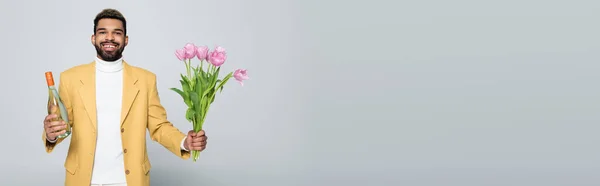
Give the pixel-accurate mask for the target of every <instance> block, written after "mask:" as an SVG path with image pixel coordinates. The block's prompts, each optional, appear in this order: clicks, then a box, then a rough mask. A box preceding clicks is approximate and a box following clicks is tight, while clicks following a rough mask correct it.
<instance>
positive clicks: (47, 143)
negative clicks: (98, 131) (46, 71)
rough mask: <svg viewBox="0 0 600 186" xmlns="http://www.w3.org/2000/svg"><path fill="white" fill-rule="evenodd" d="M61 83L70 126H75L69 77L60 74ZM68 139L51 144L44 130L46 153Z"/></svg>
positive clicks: (43, 138) (59, 87) (59, 91)
mask: <svg viewBox="0 0 600 186" xmlns="http://www.w3.org/2000/svg"><path fill="white" fill-rule="evenodd" d="M59 78H60V81H59V85H58V95H59V96H60V99H61V101H62V102H63V104H64V105H65V107H66V109H67V115H68V117H69V124H71V126H73V107H72V105H71V100H70V97H69V91H70V89H69V85H68V84H69V82H68V77H65V73H64V72H63V73H61V74H60V77H59ZM65 139H66V138H57V139H56V141H54V142H50V141H48V139H47V136H46V129H45V128H44V130H43V132H42V140H43V143H44V146H45V148H46V153H51V152H52V151H53V150H54V147H56V145H58V144H60V143H61V142H63V141H64V140H65Z"/></svg>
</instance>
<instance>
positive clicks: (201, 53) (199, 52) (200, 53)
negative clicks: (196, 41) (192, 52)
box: [196, 46, 208, 61]
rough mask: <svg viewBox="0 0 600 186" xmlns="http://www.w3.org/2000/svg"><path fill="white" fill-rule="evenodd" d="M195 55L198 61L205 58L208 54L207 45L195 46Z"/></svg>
mask: <svg viewBox="0 0 600 186" xmlns="http://www.w3.org/2000/svg"><path fill="white" fill-rule="evenodd" d="M196 56H197V57H198V59H199V60H200V61H202V60H205V59H206V57H207V56H208V47H207V46H199V47H197V48H196Z"/></svg>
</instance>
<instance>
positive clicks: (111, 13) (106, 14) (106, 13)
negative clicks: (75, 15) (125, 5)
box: [93, 8, 127, 35]
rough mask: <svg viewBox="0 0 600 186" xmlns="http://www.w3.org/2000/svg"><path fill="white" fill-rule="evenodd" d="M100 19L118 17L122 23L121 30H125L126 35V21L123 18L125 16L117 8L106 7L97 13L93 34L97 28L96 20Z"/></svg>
mask: <svg viewBox="0 0 600 186" xmlns="http://www.w3.org/2000/svg"><path fill="white" fill-rule="evenodd" d="M101 19H118V20H119V21H121V22H122V23H123V32H125V35H127V21H126V20H125V16H123V14H121V12H119V11H118V10H116V9H112V8H106V9H104V10H102V11H101V12H100V13H98V15H96V18H95V19H94V32H93V33H94V34H96V29H97V28H98V21H100V20H101Z"/></svg>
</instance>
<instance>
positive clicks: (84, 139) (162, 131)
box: [42, 61, 190, 186]
mask: <svg viewBox="0 0 600 186" xmlns="http://www.w3.org/2000/svg"><path fill="white" fill-rule="evenodd" d="M94 64H95V63H93V62H92V63H87V64H83V65H78V66H75V67H72V68H70V69H67V70H65V71H64V72H62V73H60V82H59V83H60V84H59V95H60V97H61V99H62V101H63V103H64V105H65V106H66V107H67V112H68V114H69V121H70V123H71V125H72V134H71V136H70V138H71V143H70V146H69V151H68V153H67V157H66V160H65V164H64V167H65V169H66V176H65V185H66V186H85V185H90V183H91V179H92V178H91V176H92V167H93V166H94V156H95V149H96V129H97V128H96V127H97V126H96V121H97V120H96V84H95V65H94ZM123 65H124V69H123V70H124V73H123V83H124V84H123V88H124V89H123V103H122V104H123V107H122V111H121V139H122V141H123V143H122V144H123V152H124V161H125V170H126V171H125V172H124V174H126V177H127V185H128V186H148V185H150V178H149V171H150V168H151V164H150V161H149V160H148V154H147V150H146V129H148V131H149V133H150V137H151V139H152V140H153V141H156V142H158V143H160V144H161V145H162V146H164V147H165V148H167V149H168V150H169V151H171V152H172V153H174V154H175V155H177V156H179V157H180V158H182V159H188V158H189V157H190V154H189V152H187V151H183V150H181V148H180V147H181V146H180V145H181V140H183V138H184V137H185V136H186V134H184V133H182V132H180V131H179V130H178V129H177V128H175V127H174V126H173V125H172V124H171V123H170V122H169V121H168V120H167V114H166V111H165V109H164V108H163V106H162V105H161V103H160V99H159V97H158V91H157V88H156V75H155V74H154V73H152V72H150V71H147V70H145V69H142V68H139V67H135V66H130V65H129V64H127V63H126V62H125V61H123ZM42 140H43V143H44V144H45V147H46V152H47V153H51V152H52V150H53V149H54V147H55V146H56V145H58V144H60V143H61V142H62V141H63V140H65V139H58V141H56V142H55V143H50V142H48V141H46V134H45V132H44V133H43V134H42ZM100 153H102V152H100Z"/></svg>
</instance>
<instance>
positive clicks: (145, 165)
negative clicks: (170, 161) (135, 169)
mask: <svg viewBox="0 0 600 186" xmlns="http://www.w3.org/2000/svg"><path fill="white" fill-rule="evenodd" d="M151 168H152V165H151V164H150V160H148V159H146V160H145V161H144V163H142V170H143V171H144V174H148V172H150V169H151Z"/></svg>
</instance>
